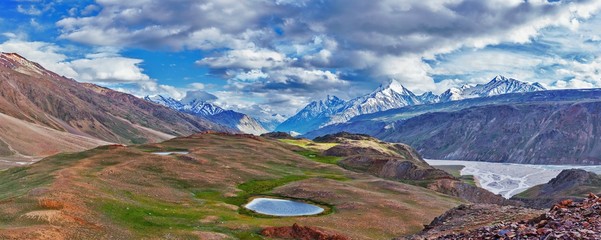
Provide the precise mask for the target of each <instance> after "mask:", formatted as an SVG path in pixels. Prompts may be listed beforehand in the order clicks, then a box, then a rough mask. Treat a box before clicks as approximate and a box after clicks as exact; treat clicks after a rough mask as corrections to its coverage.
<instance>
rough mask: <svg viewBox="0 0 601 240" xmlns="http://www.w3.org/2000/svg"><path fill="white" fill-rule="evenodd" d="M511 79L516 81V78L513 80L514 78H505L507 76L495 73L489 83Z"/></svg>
mask: <svg viewBox="0 0 601 240" xmlns="http://www.w3.org/2000/svg"><path fill="white" fill-rule="evenodd" d="M511 80H513V81H517V80H515V79H513V78H507V77H505V76H503V75H497V76H496V77H494V78H493V79H492V80H491V81H490V82H491V83H494V82H508V81H511Z"/></svg>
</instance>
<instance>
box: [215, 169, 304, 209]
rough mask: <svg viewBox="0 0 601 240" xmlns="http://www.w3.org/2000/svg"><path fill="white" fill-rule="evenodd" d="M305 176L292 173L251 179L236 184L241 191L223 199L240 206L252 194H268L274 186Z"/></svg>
mask: <svg viewBox="0 0 601 240" xmlns="http://www.w3.org/2000/svg"><path fill="white" fill-rule="evenodd" d="M307 178H308V177H307V176H297V175H292V176H286V177H283V178H277V179H268V180H251V181H248V182H245V183H242V184H240V185H238V189H240V190H242V191H241V192H239V193H238V195H237V196H235V197H228V198H226V199H224V202H226V203H228V204H232V205H236V206H242V205H243V204H245V203H246V202H247V201H248V199H249V198H250V197H252V196H257V195H262V194H269V193H270V192H271V190H273V189H274V188H277V187H280V186H284V185H286V184H288V183H291V182H296V181H300V180H304V179H307ZM241 209H242V208H241Z"/></svg>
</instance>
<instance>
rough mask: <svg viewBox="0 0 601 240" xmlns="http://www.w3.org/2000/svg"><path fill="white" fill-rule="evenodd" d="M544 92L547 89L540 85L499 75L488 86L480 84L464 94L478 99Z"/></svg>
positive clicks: (466, 90)
mask: <svg viewBox="0 0 601 240" xmlns="http://www.w3.org/2000/svg"><path fill="white" fill-rule="evenodd" d="M544 90H547V89H545V88H544V87H543V86H542V85H540V84H539V83H535V84H530V83H526V82H522V81H519V80H516V79H513V78H506V77H504V76H501V75H499V76H496V77H495V78H493V79H492V80H491V81H490V82H488V83H487V84H483V85H482V84H478V85H476V86H474V87H472V88H468V89H465V91H464V92H465V93H467V94H468V95H474V96H476V97H488V96H495V95H501V94H508V93H523V92H535V91H544Z"/></svg>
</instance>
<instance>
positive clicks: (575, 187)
mask: <svg viewBox="0 0 601 240" xmlns="http://www.w3.org/2000/svg"><path fill="white" fill-rule="evenodd" d="M591 192H592V193H601V176H599V175H597V174H595V173H592V172H587V171H585V170H581V169H569V170H563V171H562V172H561V173H559V175H557V177H555V178H553V179H552V180H551V181H549V182H548V183H546V184H542V185H538V186H535V187H532V188H530V189H528V190H526V191H525V192H522V193H520V194H518V195H517V196H514V197H513V198H512V199H514V200H518V201H522V202H524V203H526V206H528V207H532V208H550V207H552V206H553V204H555V203H557V202H560V201H562V200H566V199H573V200H582V199H584V198H585V197H586V196H587V195H588V194H589V193H591Z"/></svg>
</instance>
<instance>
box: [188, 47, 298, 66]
mask: <svg viewBox="0 0 601 240" xmlns="http://www.w3.org/2000/svg"><path fill="white" fill-rule="evenodd" d="M287 61H289V60H287V59H286V56H284V55H283V54H281V53H279V52H276V51H271V50H267V49H236V50H231V51H227V52H226V53H224V54H221V55H219V56H217V57H207V58H204V59H202V60H200V61H197V62H196V63H197V64H199V65H207V66H209V67H211V68H224V69H228V68H234V69H237V68H242V69H260V68H275V67H281V66H284V65H285V64H286V62H287Z"/></svg>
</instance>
